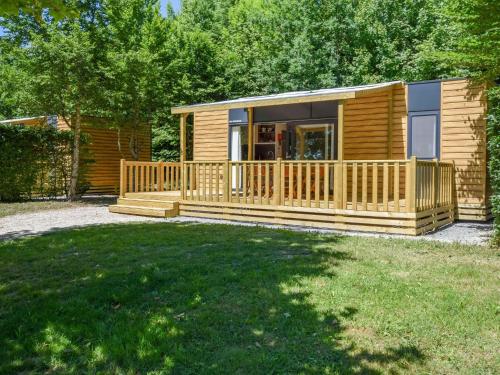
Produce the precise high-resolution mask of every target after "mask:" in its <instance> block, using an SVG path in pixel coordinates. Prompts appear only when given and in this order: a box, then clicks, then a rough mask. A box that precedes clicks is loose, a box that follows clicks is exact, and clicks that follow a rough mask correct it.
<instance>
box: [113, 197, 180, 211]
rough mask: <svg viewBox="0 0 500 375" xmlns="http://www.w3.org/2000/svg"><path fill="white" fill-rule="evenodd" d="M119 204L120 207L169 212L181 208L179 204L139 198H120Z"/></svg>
mask: <svg viewBox="0 0 500 375" xmlns="http://www.w3.org/2000/svg"><path fill="white" fill-rule="evenodd" d="M117 204H118V205H119V206H134V207H153V208H166V209H168V210H171V209H175V208H177V207H179V202H174V201H163V200H156V199H137V198H118V201H117Z"/></svg>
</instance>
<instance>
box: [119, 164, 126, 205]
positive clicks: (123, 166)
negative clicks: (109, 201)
mask: <svg viewBox="0 0 500 375" xmlns="http://www.w3.org/2000/svg"><path fill="white" fill-rule="evenodd" d="M126 190H127V164H126V161H125V159H120V198H125V193H126V192H127V191H126Z"/></svg>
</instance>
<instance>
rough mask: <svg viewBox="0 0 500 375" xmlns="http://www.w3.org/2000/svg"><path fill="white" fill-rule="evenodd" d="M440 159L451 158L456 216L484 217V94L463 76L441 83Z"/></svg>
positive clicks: (485, 189)
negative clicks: (452, 162) (470, 84)
mask: <svg viewBox="0 0 500 375" xmlns="http://www.w3.org/2000/svg"><path fill="white" fill-rule="evenodd" d="M441 89H442V90H441V160H449V161H454V163H455V168H456V170H455V185H456V202H457V206H458V218H459V219H467V220H469V219H479V220H481V219H482V220H485V219H486V218H487V216H489V213H488V212H487V211H488V210H487V209H486V208H487V177H486V176H487V170H486V168H487V159H486V96H485V91H484V88H482V87H478V86H469V83H468V82H467V81H466V80H453V81H443V82H442V86H441Z"/></svg>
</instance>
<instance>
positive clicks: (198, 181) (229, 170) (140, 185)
mask: <svg viewBox="0 0 500 375" xmlns="http://www.w3.org/2000/svg"><path fill="white" fill-rule="evenodd" d="M453 173H454V167H453V164H451V163H446V162H438V161H421V160H418V161H417V160H416V159H415V158H412V159H411V160H349V161H329V160H281V159H278V160H275V161H274V160H273V161H229V160H224V161H221V160H214V161H186V162H183V163H164V162H156V163H155V162H134V161H125V160H122V163H121V183H120V194H121V195H122V196H124V194H125V193H130V192H162V191H180V195H181V199H183V200H188V201H203V202H226V203H227V202H230V203H239V204H241V205H242V206H245V205H268V206H270V205H273V206H289V207H304V208H324V209H327V208H328V209H343V210H353V211H382V212H419V211H425V210H427V209H431V208H435V207H440V206H446V205H450V204H453V181H454V175H453Z"/></svg>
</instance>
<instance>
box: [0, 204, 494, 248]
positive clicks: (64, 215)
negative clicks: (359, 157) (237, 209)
mask: <svg viewBox="0 0 500 375" xmlns="http://www.w3.org/2000/svg"><path fill="white" fill-rule="evenodd" d="M140 222H156V223H159V222H192V223H224V224H231V225H246V226H255V225H257V224H253V223H240V222H234V221H226V220H214V219H197V218H189V217H183V216H178V217H175V218H171V219H161V218H148V217H140V216H130V215H121V214H114V213H110V212H109V211H108V208H107V207H106V206H103V205H99V206H86V207H78V208H66V209H61V210H50V211H40V212H34V213H28V214H18V215H11V216H6V217H4V218H0V240H8V239H14V238H19V237H24V236H32V235H38V234H42V233H48V232H51V231H55V230H59V229H65V228H76V227H82V226H89V225H98V224H111V223H140ZM258 225H259V226H264V227H269V228H288V229H292V230H298V231H315V232H320V233H342V234H345V235H349V236H363V237H383V238H406V239H415V240H418V239H423V240H436V241H441V242H459V243H463V244H474V245H484V244H486V243H487V242H488V240H489V238H490V237H491V235H492V233H493V227H492V224H489V223H487V224H484V223H464V222H460V223H454V224H452V225H448V226H447V227H445V228H443V229H441V230H438V231H436V232H434V233H430V234H427V235H424V236H418V237H411V236H403V235H392V234H376V233H361V232H341V231H335V230H323V229H311V228H304V227H284V226H276V225H262V224H258Z"/></svg>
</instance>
